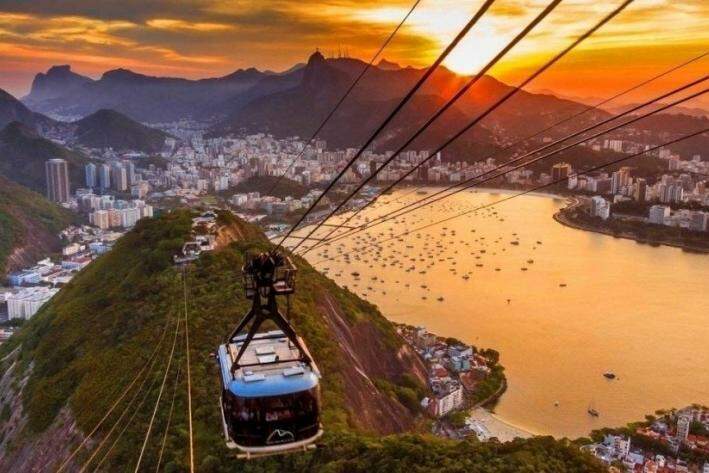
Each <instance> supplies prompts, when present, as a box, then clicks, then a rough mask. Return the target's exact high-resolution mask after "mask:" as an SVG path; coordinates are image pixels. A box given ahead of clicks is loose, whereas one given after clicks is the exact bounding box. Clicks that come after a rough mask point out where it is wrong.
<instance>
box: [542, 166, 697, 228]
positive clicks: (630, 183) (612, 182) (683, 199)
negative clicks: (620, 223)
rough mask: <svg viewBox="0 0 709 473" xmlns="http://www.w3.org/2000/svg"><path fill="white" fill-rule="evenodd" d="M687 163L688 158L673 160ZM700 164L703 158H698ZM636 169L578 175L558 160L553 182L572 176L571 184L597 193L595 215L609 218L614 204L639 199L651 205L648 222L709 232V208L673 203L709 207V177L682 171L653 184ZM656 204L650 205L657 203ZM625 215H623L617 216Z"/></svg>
mask: <svg viewBox="0 0 709 473" xmlns="http://www.w3.org/2000/svg"><path fill="white" fill-rule="evenodd" d="M670 162H685V161H676V160H675V161H670ZM697 162H698V163H700V162H701V161H699V160H698V157H697ZM631 173H632V169H631V168H629V167H621V168H620V169H619V170H617V171H614V172H612V173H610V174H609V173H597V174H594V175H590V176H587V175H578V176H577V175H575V174H573V170H572V168H571V165H570V164H568V163H557V164H554V165H553V166H552V168H551V175H550V182H553V181H556V180H557V179H560V178H566V177H569V176H570V177H569V179H568V181H567V187H568V189H569V190H575V191H577V192H587V193H595V194H599V195H594V196H593V197H591V198H590V199H589V200H588V213H589V215H591V216H592V217H600V218H602V219H603V220H607V219H609V218H610V217H611V216H612V214H613V212H612V205H613V204H617V203H620V202H635V203H637V204H639V205H649V208H648V215H647V218H646V219H645V222H646V223H652V224H656V225H666V226H672V227H680V228H685V229H687V230H692V231H696V232H706V231H709V211H706V210H700V209H687V208H682V209H678V210H676V211H673V210H672V207H671V206H678V205H679V206H682V205H684V206H687V205H694V206H695V207H700V208H706V207H709V179H708V178H707V177H706V176H707V175H705V174H698V175H694V174H688V173H681V174H680V175H679V176H673V175H670V174H663V175H661V176H659V178H658V180H657V182H655V183H654V184H649V183H648V182H647V180H646V179H644V178H641V177H636V178H634V177H633V176H632V175H631ZM653 203H655V204H654V205H650V204H653ZM615 216H616V217H619V218H625V216H622V215H615Z"/></svg>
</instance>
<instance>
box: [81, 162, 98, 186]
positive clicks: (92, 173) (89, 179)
mask: <svg viewBox="0 0 709 473" xmlns="http://www.w3.org/2000/svg"><path fill="white" fill-rule="evenodd" d="M84 171H85V173H86V187H88V188H89V189H94V188H95V187H96V181H97V179H96V177H97V176H96V165H95V164H94V163H89V164H87V165H86V166H85V167H84Z"/></svg>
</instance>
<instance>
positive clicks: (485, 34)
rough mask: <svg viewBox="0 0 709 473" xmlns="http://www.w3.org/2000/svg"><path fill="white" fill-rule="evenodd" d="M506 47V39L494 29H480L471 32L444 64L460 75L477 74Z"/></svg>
mask: <svg viewBox="0 0 709 473" xmlns="http://www.w3.org/2000/svg"><path fill="white" fill-rule="evenodd" d="M504 46H505V41H504V38H502V37H501V36H499V35H497V34H496V33H495V31H494V29H493V28H491V27H484V28H479V29H476V30H474V31H471V32H470V34H469V35H468V36H466V37H465V39H463V40H462V41H461V42H460V44H458V46H457V47H456V48H455V49H454V50H453V51H451V53H450V55H449V56H448V58H447V59H446V60H445V61H444V63H443V64H444V65H445V66H446V67H447V68H449V69H450V70H452V71H453V72H456V73H458V74H466V75H469V74H475V73H477V72H478V71H479V70H480V69H481V68H482V67H483V66H484V65H485V64H487V63H488V62H489V61H490V59H492V58H493V57H494V56H495V54H497V53H498V51H500V50H501V49H502V48H503V47H504Z"/></svg>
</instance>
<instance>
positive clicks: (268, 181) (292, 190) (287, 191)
mask: <svg viewBox="0 0 709 473" xmlns="http://www.w3.org/2000/svg"><path fill="white" fill-rule="evenodd" d="M278 179H279V177H278V176H253V177H250V178H248V179H246V180H245V181H242V182H240V183H239V184H237V186H236V187H235V188H234V189H233V191H231V190H230V191H229V194H230V195H231V194H243V193H246V192H260V193H261V195H273V196H275V197H278V198H281V199H283V198H285V197H287V196H291V197H294V198H296V199H299V198H301V197H303V196H304V195H305V194H307V193H308V189H307V188H306V187H304V186H303V185H301V184H300V183H298V182H295V181H293V180H291V179H288V178H286V177H284V178H282V179H280V182H278V187H275V188H274V185H275V184H276V181H278Z"/></svg>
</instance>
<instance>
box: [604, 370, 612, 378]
mask: <svg viewBox="0 0 709 473" xmlns="http://www.w3.org/2000/svg"><path fill="white" fill-rule="evenodd" d="M603 376H604V377H606V378H607V379H615V373H612V372H610V371H606V372H605V373H603Z"/></svg>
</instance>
